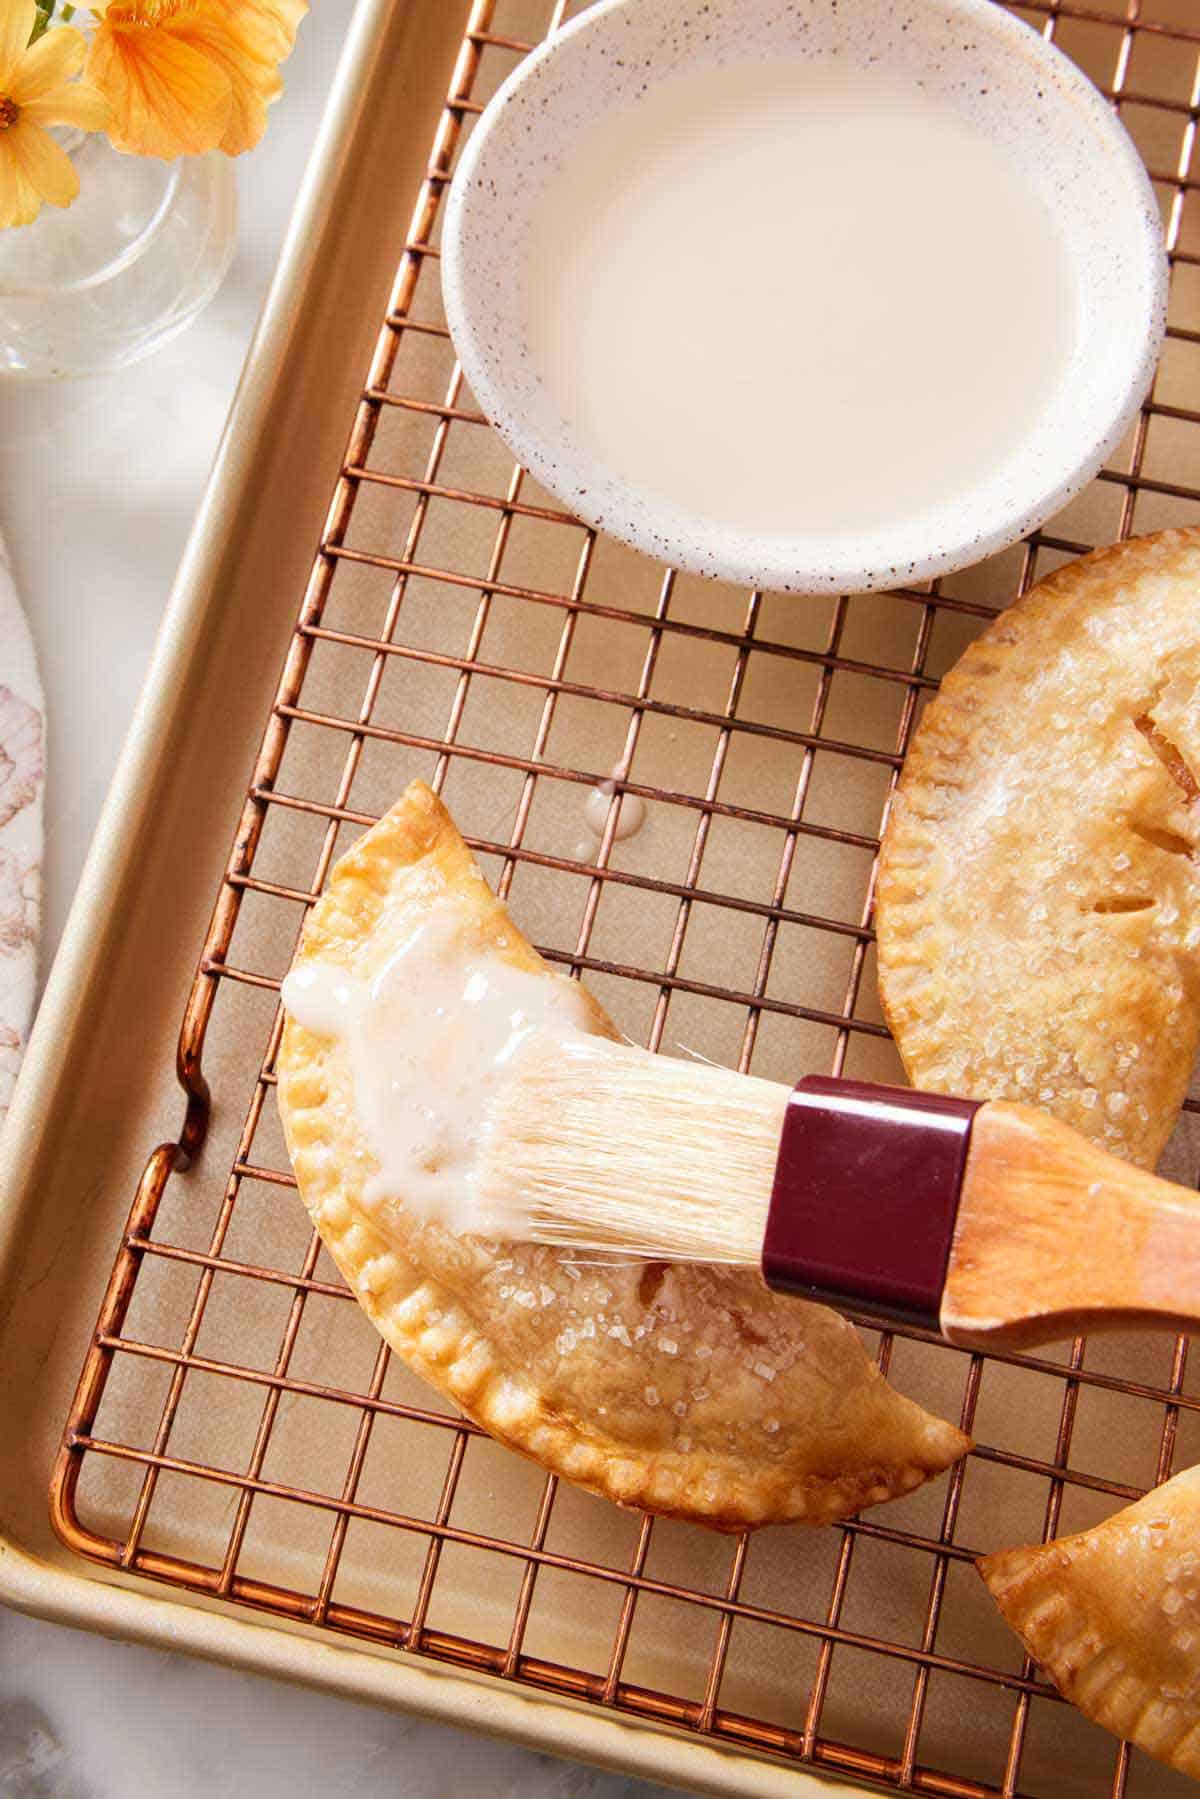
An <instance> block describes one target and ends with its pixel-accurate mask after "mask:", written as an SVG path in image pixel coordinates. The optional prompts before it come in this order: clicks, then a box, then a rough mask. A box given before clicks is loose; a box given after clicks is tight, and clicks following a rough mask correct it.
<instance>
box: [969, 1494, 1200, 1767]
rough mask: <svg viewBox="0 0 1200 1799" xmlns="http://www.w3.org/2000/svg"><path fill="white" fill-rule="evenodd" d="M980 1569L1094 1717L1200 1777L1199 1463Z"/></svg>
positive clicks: (1035, 1648) (988, 1559)
mask: <svg viewBox="0 0 1200 1799" xmlns="http://www.w3.org/2000/svg"><path fill="white" fill-rule="evenodd" d="M979 1571H980V1573H981V1574H982V1575H983V1578H984V1580H985V1581H986V1582H987V1585H988V1589H989V1591H990V1592H991V1595H992V1597H993V1599H994V1600H995V1601H996V1604H997V1605H998V1606H999V1607H1000V1610H1001V1611H1002V1612H1003V1614H1004V1616H1005V1618H1006V1619H1007V1620H1008V1622H1009V1624H1010V1625H1011V1626H1012V1628H1013V1629H1014V1630H1015V1631H1016V1633H1017V1635H1018V1636H1019V1637H1020V1639H1021V1641H1022V1642H1023V1643H1024V1645H1025V1647H1026V1649H1027V1650H1028V1651H1029V1653H1030V1655H1031V1656H1032V1657H1033V1658H1034V1660H1035V1661H1037V1662H1039V1663H1040V1664H1041V1666H1042V1667H1043V1668H1044V1669H1045V1670H1046V1672H1047V1674H1049V1676H1050V1678H1051V1679H1052V1680H1053V1681H1054V1684H1055V1686H1057V1687H1058V1688H1059V1690H1060V1692H1062V1693H1063V1694H1064V1695H1065V1697H1066V1698H1068V1699H1070V1700H1071V1701H1072V1703H1073V1704H1074V1705H1077V1706H1078V1707H1079V1709H1080V1711H1081V1712H1083V1713H1084V1715H1085V1716H1086V1717H1089V1718H1091V1719H1093V1720H1094V1722H1095V1723H1097V1724H1102V1725H1103V1726H1104V1728H1105V1729H1106V1730H1111V1731H1113V1732H1114V1734H1115V1735H1117V1736H1119V1737H1127V1738H1128V1739H1129V1741H1130V1742H1132V1743H1136V1745H1137V1747H1138V1748H1139V1749H1144V1750H1145V1751H1146V1753H1147V1754H1148V1755H1154V1756H1157V1757H1158V1759H1159V1760H1160V1761H1164V1762H1167V1763H1169V1765H1170V1766H1171V1767H1173V1768H1178V1769H1180V1771H1181V1772H1182V1773H1184V1774H1191V1775H1194V1776H1196V1777H1200V1468H1189V1469H1188V1471H1187V1473H1186V1474H1177V1475H1176V1476H1175V1479H1174V1480H1169V1481H1168V1482H1167V1483H1166V1485H1165V1486H1162V1487H1157V1488H1156V1489H1155V1491H1154V1492H1153V1493H1148V1494H1147V1495H1146V1497H1145V1499H1140V1500H1139V1501H1138V1502H1137V1504H1136V1505H1131V1506H1127V1507H1126V1508H1125V1510H1124V1511H1123V1512H1118V1513H1117V1515H1116V1516H1115V1517H1114V1518H1109V1519H1107V1520H1106V1522H1105V1523H1103V1524H1098V1525H1096V1526H1095V1528H1094V1529H1092V1530H1088V1531H1084V1532H1082V1533H1081V1534H1080V1535H1079V1536H1076V1537H1063V1538H1062V1539H1061V1540H1060V1541H1058V1542H1056V1543H1046V1544H1044V1545H1042V1546H1041V1547H1037V1548H1032V1549H1005V1550H1002V1551H1001V1553H1000V1554H998V1555H989V1556H985V1557H984V1558H983V1560H982V1561H981V1562H980V1564H979Z"/></svg>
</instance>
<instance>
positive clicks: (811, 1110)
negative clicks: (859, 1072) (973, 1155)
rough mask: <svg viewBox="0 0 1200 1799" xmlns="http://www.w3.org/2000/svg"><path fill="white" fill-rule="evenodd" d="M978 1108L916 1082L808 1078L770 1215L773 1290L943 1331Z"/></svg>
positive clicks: (797, 1098)
mask: <svg viewBox="0 0 1200 1799" xmlns="http://www.w3.org/2000/svg"><path fill="white" fill-rule="evenodd" d="M978 1110H979V1102H978V1101H977V1100H969V1099H949V1098H946V1097H945V1096H944V1095H942V1094H936V1093H915V1092H914V1091H913V1090H912V1089H911V1088H910V1087H876V1086H872V1085H869V1084H868V1083H866V1082H863V1081H842V1080H833V1079H830V1078H829V1077H827V1076H825V1075H810V1076H808V1077H807V1079H805V1080H803V1081H801V1082H800V1085H799V1086H798V1087H797V1088H796V1090H795V1092H794V1093H793V1094H792V1096H791V1099H790V1100H789V1101H788V1108H787V1112H786V1113H785V1114H784V1120H783V1131H782V1133H781V1135H780V1139H779V1160H778V1162H777V1163H776V1165H775V1184H774V1187H773V1190H772V1193H771V1207H770V1210H769V1212H768V1213H767V1229H766V1233H765V1236H764V1239H763V1255H762V1267H763V1275H764V1278H765V1279H766V1281H767V1284H768V1286H771V1287H775V1288H778V1289H781V1290H783V1291H786V1292H789V1293H795V1294H797V1295H798V1296H799V1297H801V1298H804V1299H816V1300H821V1301H823V1302H824V1303H825V1304H830V1303H832V1304H833V1305H837V1306H842V1307H845V1308H848V1309H850V1310H852V1311H866V1312H873V1313H875V1314H876V1315H877V1316H878V1317H879V1318H881V1319H886V1320H888V1321H890V1322H893V1323H900V1324H919V1325H923V1326H925V1327H926V1328H927V1329H929V1330H935V1331H936V1330H937V1329H938V1328H939V1314H940V1312H941V1304H942V1288H943V1286H944V1285H945V1281H946V1269H947V1266H948V1264H949V1261H950V1245H951V1242H952V1241H953V1238H954V1223H955V1219H956V1217H957V1215H958V1197H959V1192H960V1189H961V1187H962V1178H963V1172H964V1170H965V1168H966V1165H967V1150H968V1148H969V1146H970V1141H971V1124H972V1121H973V1119H974V1117H975V1114H976V1112H977V1111H978Z"/></svg>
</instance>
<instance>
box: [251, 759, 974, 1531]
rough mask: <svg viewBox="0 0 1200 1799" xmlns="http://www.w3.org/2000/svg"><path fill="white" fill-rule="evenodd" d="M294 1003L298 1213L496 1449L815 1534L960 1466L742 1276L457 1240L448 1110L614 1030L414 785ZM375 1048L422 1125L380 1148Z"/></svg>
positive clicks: (932, 1435)
mask: <svg viewBox="0 0 1200 1799" xmlns="http://www.w3.org/2000/svg"><path fill="white" fill-rule="evenodd" d="M493 994H497V995H499V999H498V1000H497V1002H496V1004H495V1005H493V1003H492V999H491V998H490V997H489V995H493ZM364 996H366V997H364ZM543 996H544V997H543ZM285 1005H287V1007H288V1009H289V1014H290V1015H289V1017H288V1021H287V1024H286V1026H285V1029H284V1033H283V1039H282V1043H281V1047H280V1052H279V1064H278V1069H279V1084H278V1094H279V1109H280V1113H281V1116H282V1119H283V1125H284V1131H285V1134H286V1137H287V1143H288V1149H289V1152H290V1154H291V1158H292V1163H293V1166H294V1168H295V1171H296V1177H297V1181H298V1183H299V1187H300V1192H301V1195H302V1197H303V1199H304V1202H305V1204H306V1206H307V1207H308V1210H309V1212H310V1213H311V1215H312V1217H313V1220H314V1222H315V1224H316V1226H317V1228H318V1230H319V1231H320V1233H321V1236H322V1238H323V1239H324V1241H325V1243H326V1245H327V1246H328V1248H329V1251H330V1253H331V1254H332V1256H333V1258H334V1260H335V1261H336V1262H337V1264H338V1266H339V1268H340V1269H341V1271H342V1273H343V1275H344V1276H345V1278H346V1280H347V1281H348V1283H349V1284H350V1286H351V1287H352V1288H353V1290H354V1292H355V1294H356V1295H357V1297H358V1299H359V1301H360V1303H361V1305H362V1306H363V1309H364V1310H365V1311H366V1313H367V1314H368V1316H369V1317H370V1318H371V1320H372V1321H373V1323H374V1324H375V1325H376V1327H377V1329H378V1330H379V1331H380V1332H381V1334H382V1335H383V1336H384V1337H385V1338H386V1340H387V1341H388V1343H390V1344H391V1346H392V1347H393V1348H394V1349H395V1350H396V1352H397V1353H398V1354H399V1355H401V1356H402V1357H403V1358H404V1360H405V1361H406V1362H408V1363H409V1365H410V1366H411V1367H413V1368H414V1369H415V1370H416V1371H417V1372H418V1373H419V1374H421V1375H423V1376H424V1378H425V1379H426V1380H428V1381H430V1382H431V1383H432V1384H433V1385H434V1386H436V1387H438V1388H440V1389H441V1391H442V1392H444V1393H445V1394H447V1395H448V1396H449V1397H450V1398H451V1399H452V1400H454V1401H455V1403H456V1404H457V1405H459V1406H460V1407H461V1408H462V1410H463V1411H464V1412H465V1413H466V1414H467V1415H468V1416H469V1417H471V1418H473V1419H475V1420H476V1421H477V1422H478V1423H479V1424H481V1425H482V1426H483V1427H484V1428H485V1429H486V1430H488V1431H490V1432H491V1433H492V1435H493V1436H495V1437H497V1438H499V1439H500V1440H501V1441H502V1442H504V1443H506V1444H508V1445H509V1446H510V1447H512V1448H513V1449H516V1450H519V1451H521V1452H522V1453H524V1454H526V1455H529V1456H532V1457H533V1458H534V1459H536V1460H537V1461H539V1462H541V1463H542V1464H543V1465H544V1466H545V1467H547V1468H549V1469H551V1470H553V1471H554V1472H555V1473H558V1474H561V1475H564V1476H566V1477H567V1478H568V1479H570V1480H573V1481H576V1482H578V1483H579V1484H581V1485H582V1486H584V1487H588V1488H590V1489H592V1490H593V1491H594V1492H598V1493H603V1494H606V1495H607V1496H608V1497H610V1498H612V1499H614V1500H617V1501H618V1502H619V1503H621V1504H626V1505H634V1506H640V1507H643V1508H645V1509H647V1510H649V1511H654V1512H661V1513H667V1514H670V1515H671V1516H674V1517H680V1518H689V1519H694V1520H696V1521H698V1522H701V1523H705V1524H710V1525H715V1526H717V1527H719V1528H723V1529H737V1528H740V1527H742V1526H746V1525H756V1524H765V1523H778V1522H782V1521H784V1520H788V1519H796V1520H802V1521H804V1522H806V1523H810V1524H823V1523H827V1522H829V1521H830V1520H832V1519H836V1518H842V1517H845V1516H847V1515H848V1514H850V1513H853V1512H856V1511H858V1510H859V1509H860V1508H861V1507H863V1506H865V1505H871V1504H874V1503H876V1502H877V1501H880V1500H884V1499H889V1498H891V1497H893V1496H895V1495H896V1494H900V1493H904V1492H907V1491H909V1490H910V1489H912V1488H913V1487H915V1486H918V1485H919V1484H920V1483H921V1482H922V1481H923V1480H925V1479H927V1478H928V1477H929V1476H931V1475H933V1474H937V1473H939V1472H941V1471H942V1470H943V1469H944V1468H946V1467H947V1466H948V1465H949V1464H950V1463H951V1462H953V1461H954V1460H956V1459H957V1458H958V1457H959V1456H960V1455H962V1454H963V1453H964V1452H965V1450H966V1448H967V1447H968V1444H967V1440H966V1439H965V1438H964V1437H963V1436H962V1434H961V1432H959V1431H958V1430H956V1429H955V1428H954V1427H953V1426H952V1425H950V1424H946V1423H943V1422H942V1421H940V1420H939V1419H936V1418H932V1417H930V1416H929V1415H928V1414H926V1413H925V1412H923V1411H922V1410H921V1409H920V1407H918V1406H917V1405H915V1404H913V1403H912V1402H911V1401H910V1400H907V1399H904V1398H902V1397H901V1396H900V1395H899V1394H897V1393H896V1392H894V1391H893V1390H892V1388H890V1387H889V1386H888V1384H887V1383H886V1381H885V1380H884V1379H883V1378H882V1376H880V1374H879V1373H878V1371H877V1370H876V1368H875V1366H874V1364H873V1363H872V1362H871V1361H870V1359H869V1358H868V1356H867V1355H866V1353H865V1351H864V1349H863V1347H862V1345H861V1343H860V1341H859V1339H858V1337H857V1334H856V1333H855V1331H854V1330H853V1328H852V1327H851V1326H850V1325H849V1324H848V1323H847V1322H846V1321H845V1320H844V1319H842V1318H840V1317H839V1316H838V1315H837V1314H836V1313H834V1312H831V1311H829V1310H827V1309H826V1308H824V1307H820V1306H811V1305H806V1304H802V1303H800V1302H799V1301H796V1300H783V1299H778V1298H775V1297H774V1296H773V1295H771V1294H770V1293H769V1292H768V1290H767V1289H766V1287H765V1286H764V1285H763V1283H762V1282H761V1280H760V1279H759V1278H758V1277H757V1275H755V1274H751V1273H745V1272H731V1271H726V1270H719V1269H712V1268H704V1267H700V1266H693V1265H688V1266H671V1267H666V1266H663V1265H659V1264H647V1263H628V1262H626V1263H614V1264H603V1265H597V1264H596V1263H595V1262H594V1261H593V1262H588V1263H586V1264H584V1263H582V1262H580V1263H578V1264H577V1263H575V1262H574V1261H573V1260H572V1257H571V1255H570V1253H569V1252H562V1251H558V1250H551V1249H543V1248H536V1247H524V1246H514V1245H512V1244H504V1245H498V1244H495V1243H492V1242H490V1241H488V1240H487V1239H486V1237H484V1236H481V1235H478V1234H460V1233H462V1232H463V1231H464V1229H468V1228H469V1226H470V1225H471V1223H472V1212H471V1206H472V1203H473V1201H472V1194H471V1189H470V1156H471V1127H470V1125H469V1124H468V1125H467V1126H465V1127H464V1125H463V1121H462V1116H461V1115H460V1102H461V1105H462V1106H465V1107H466V1108H467V1111H468V1113H469V1112H470V1110H471V1108H472V1107H473V1106H475V1105H476V1104H477V1101H478V1093H477V1092H476V1091H475V1086H476V1083H477V1082H482V1083H483V1084H484V1085H485V1086H486V1084H487V1083H488V1082H490V1081H494V1080H496V1079H501V1078H503V1065H504V1060H505V1056H506V1054H507V1052H508V1049H509V1048H511V1047H512V1045H513V1044H515V1042H516V1041H517V1040H518V1039H519V1038H520V1037H522V1036H523V1034H525V1033H527V1032H529V1031H531V1030H539V1031H540V1030H549V1031H551V1032H554V1031H565V1030H576V1029H587V1030H592V1031H600V1032H610V1033H611V1028H612V1027H611V1026H610V1025H609V1023H608V1021H607V1020H606V1018H605V1017H604V1014H603V1013H602V1012H601V1010H600V1008H599V1007H598V1006H597V1004H596V1003H595V1001H594V1000H593V999H592V998H591V997H590V995H588V994H587V992H586V991H585V990H584V989H582V988H580V987H579V986H577V985H576V984H575V983H572V982H570V981H568V980H567V979H565V977H563V976H561V975H558V974H555V973H553V972H551V970H550V969H548V968H547V966H546V965H545V963H543V962H542V960H541V958H540V957H539V956H538V955H537V954H536V952H535V951H534V950H532V949H531V948H530V946H529V945H528V944H527V943H526V942H525V940H524V938H523V937H522V936H521V935H520V933H519V932H518V931H517V929H516V927H515V926H514V925H513V923H512V920H511V919H510V918H509V916H508V913H507V912H506V910H505V908H504V907H503V905H501V903H500V902H499V901H498V900H496V899H495V898H494V897H493V895H492V893H491V892H490V890H489V889H488V887H487V884H486V882H485V881H484V879H483V877H482V875H481V874H480V872H479V870H478V869H477V867H476V866H475V864H474V862H473V860H472V858H471V855H470V853H469V851H468V849H467V847H466V845H465V844H464V843H463V840H462V838H461V837H460V836H459V834H458V832H457V830H456V829H455V827H454V824H453V822H452V821H451V819H450V816H449V814H448V813H447V812H446V810H445V808H444V806H443V805H442V804H441V802H440V801H439V800H438V799H437V798H436V797H435V796H434V794H433V793H432V792H431V791H430V790H429V789H428V788H427V787H425V786H423V785H422V784H420V783H414V784H413V785H412V786H411V787H409V788H408V789H407V791H406V792H405V793H404V795H403V796H402V797H401V799H400V801H399V802H398V804H397V805H396V806H395V807H394V808H393V809H392V811H391V812H389V813H388V814H387V815H386V816H385V817H384V818H382V819H381V820H380V821H379V823H378V824H377V825H376V826H375V827H374V828H373V829H372V830H371V831H370V832H368V834H367V835H366V836H365V837H364V838H363V839H362V840H361V841H360V842H359V843H357V844H356V845H355V846H354V847H353V848H352V849H351V850H350V851H349V852H348V853H347V854H346V855H345V856H343V857H342V858H341V860H340V861H339V862H338V863H337V865H336V866H335V868H334V869H333V871H332V873H331V875H330V878H329V883H328V887H327V890H326V892H325V894H324V896H323V898H322V899H321V900H320V902H319V903H318V905H317V906H316V907H315V908H314V909H313V912H312V914H311V915H310V917H309V919H308V921H307V923H306V925H305V927H304V931H303V934H302V937H301V941H300V947H299V950H298V952H297V958H296V963H295V966H294V969H293V972H292V974H291V975H290V976H289V979H288V982H287V983H285ZM472 1008H475V1010H474V1012H473V1011H472ZM502 1016H503V1017H506V1018H507V1019H508V1020H509V1023H510V1025H511V1031H510V1034H509V1037H508V1038H507V1039H506V1038H505V1032H504V1028H498V1027H497V1019H499V1018H501V1017H502ZM301 1018H303V1020H304V1022H301ZM480 1019H482V1024H480V1022H479V1021H480ZM464 1021H465V1022H464ZM406 1032H407V1033H408V1036H407V1038H405V1036H404V1033H406ZM480 1043H482V1044H483V1046H484V1048H483V1054H482V1059H481V1058H480V1052H479V1049H478V1045H479V1044H480ZM381 1045H382V1046H385V1047H387V1055H388V1057H389V1058H391V1062H390V1064H389V1074H388V1079H389V1080H390V1079H392V1078H393V1075H394V1084H393V1091H392V1100H393V1101H394V1103H395V1105H397V1106H401V1107H415V1109H416V1112H417V1113H418V1114H420V1117H419V1118H418V1119H417V1121H416V1122H413V1121H412V1120H409V1121H408V1122H406V1123H405V1124H404V1125H403V1126H402V1127H401V1128H400V1129H399V1131H398V1132H393V1133H392V1134H391V1136H390V1137H387V1140H384V1138H383V1136H381V1135H380V1133H381V1131H384V1130H385V1125H382V1124H381V1122H380V1120H381V1118H382V1116H383V1113H384V1112H385V1111H387V1110H388V1106H387V1105H385V1104H384V1100H385V1099H386V1097H387V1096H386V1094H385V1093H384V1089H383V1088H380V1087H379V1086H378V1084H377V1083H376V1087H375V1090H374V1092H373V1097H371V1098H369V1099H368V1100H367V1101H366V1103H365V1104H360V1097H361V1096H360V1095H359V1094H358V1093H357V1092H356V1081H357V1083H358V1086H359V1087H361V1086H362V1083H363V1080H364V1079H365V1078H367V1077H366V1076H365V1075H364V1070H365V1069H366V1068H367V1067H368V1059H369V1057H370V1055H371V1053H372V1050H373V1049H374V1050H375V1051H378V1050H379V1049H380V1046H381ZM460 1057H461V1059H460ZM372 1078H373V1077H372ZM447 1095H449V1096H450V1102H449V1103H448V1102H447ZM390 1103H391V1102H389V1104H390ZM422 1119H423V1120H424V1122H423V1123H422V1122H421V1120H422ZM442 1175H446V1176H447V1178H448V1192H447V1193H443V1192H441V1190H440V1188H441V1185H442V1184H443V1183H442V1181H441V1177H442ZM401 1188H404V1189H407V1190H400V1189H401ZM476 1222H478V1220H477V1221H476Z"/></svg>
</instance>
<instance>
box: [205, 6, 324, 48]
mask: <svg viewBox="0 0 1200 1799" xmlns="http://www.w3.org/2000/svg"><path fill="white" fill-rule="evenodd" d="M202 4H203V5H204V6H205V9H206V10H207V11H208V12H210V13H212V14H215V15H218V16H220V17H221V19H222V22H223V23H224V24H225V26H226V27H227V28H228V30H229V31H230V32H231V33H232V34H233V35H234V36H235V37H236V39H237V41H238V44H239V46H240V48H241V49H242V51H243V52H244V53H245V54H246V55H248V56H253V57H256V58H259V59H261V60H262V61H265V62H273V63H281V62H282V61H283V60H284V58H285V57H288V56H290V55H291V53H292V47H293V45H294V44H295V42H296V32H297V30H298V29H299V26H300V21H301V19H302V18H303V17H304V15H305V13H306V12H307V11H308V0H202Z"/></svg>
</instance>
